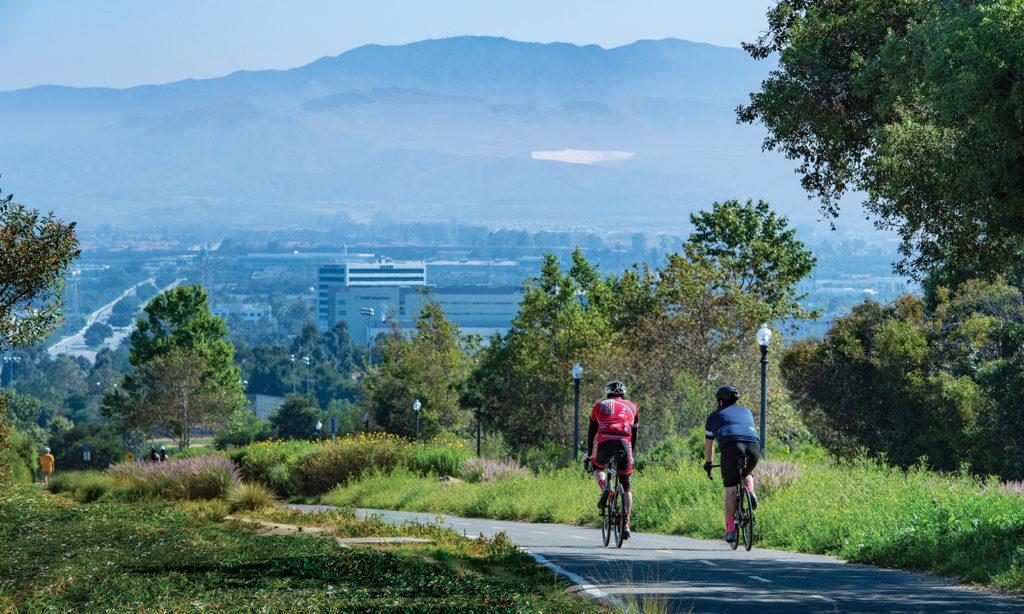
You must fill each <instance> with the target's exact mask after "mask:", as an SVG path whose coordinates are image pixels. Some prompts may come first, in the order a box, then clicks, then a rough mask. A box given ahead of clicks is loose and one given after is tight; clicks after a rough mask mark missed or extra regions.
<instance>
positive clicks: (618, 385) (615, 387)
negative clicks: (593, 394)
mask: <svg viewBox="0 0 1024 614" xmlns="http://www.w3.org/2000/svg"><path fill="white" fill-rule="evenodd" d="M604 393H605V394H607V395H611V396H616V397H624V396H626V385H625V384H623V383H622V382H620V381H619V380H615V381H614V382H608V384H607V385H606V386H605V387H604Z"/></svg>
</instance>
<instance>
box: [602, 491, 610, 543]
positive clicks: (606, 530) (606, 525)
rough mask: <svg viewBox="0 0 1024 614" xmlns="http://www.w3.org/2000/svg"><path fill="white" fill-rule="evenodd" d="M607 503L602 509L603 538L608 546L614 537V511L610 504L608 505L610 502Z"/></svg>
mask: <svg viewBox="0 0 1024 614" xmlns="http://www.w3.org/2000/svg"><path fill="white" fill-rule="evenodd" d="M605 503H606V505H605V508H604V509H603V510H602V511H601V540H602V541H604V545H605V546H607V545H608V542H609V541H611V537H612V512H611V507H610V505H607V504H608V503H610V502H608V501H606V502H605Z"/></svg>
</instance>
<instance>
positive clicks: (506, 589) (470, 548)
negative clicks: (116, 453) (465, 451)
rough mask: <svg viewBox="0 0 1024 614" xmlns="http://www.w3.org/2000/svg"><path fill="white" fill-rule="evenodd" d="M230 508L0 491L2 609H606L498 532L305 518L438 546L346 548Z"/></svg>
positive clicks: (277, 514)
mask: <svg viewBox="0 0 1024 614" xmlns="http://www.w3.org/2000/svg"><path fill="white" fill-rule="evenodd" d="M225 510H226V504H225V503H224V502H223V501H219V500H214V501H201V502H187V503H182V504H178V503H169V502H161V503H151V504H132V505H129V504H121V503H103V502H101V503H93V504H89V505H81V504H78V503H76V502H74V501H72V500H70V499H67V498H64V497H60V496H54V495H50V494H46V493H44V492H42V491H41V490H40V489H39V488H38V487H36V486H34V485H24V486H13V487H10V488H8V489H6V490H5V491H4V492H3V493H2V494H0V542H2V543H3V544H4V548H3V549H0V611H19V612H43V611H51V610H53V611H117V612H122V611H154V612H155V611H168V612H197V611H216V612H246V613H247V612H252V611H261V612H315V611H335V612H373V613H383V612H569V613H572V612H599V611H601V610H600V609H599V608H598V606H596V605H594V604H593V603H590V602H586V601H583V600H580V599H576V598H573V597H570V596H569V595H568V593H566V592H565V591H564V589H562V588H561V586H560V585H559V584H557V583H556V582H555V581H554V579H553V578H552V576H551V574H550V573H549V572H547V571H546V570H544V569H543V568H541V567H540V566H538V565H536V564H535V563H534V562H533V561H532V560H531V559H529V558H528V557H527V556H526V555H524V554H522V553H521V552H520V551H519V550H518V549H516V548H515V547H514V546H512V545H511V544H510V543H509V542H508V540H507V538H503V536H498V537H496V538H495V539H494V540H466V539H463V538H461V537H459V536H458V535H457V534H455V533H454V532H452V531H450V530H448V529H442V528H440V527H438V526H433V525H408V526H405V527H392V526H390V525H386V524H384V523H381V522H379V521H374V520H371V521H369V522H365V521H361V520H358V519H356V518H355V517H354V516H353V515H352V514H351V513H346V512H335V513H332V514H318V515H303V516H302V517H301V523H302V524H305V525H309V524H321V525H322V526H329V527H337V529H335V532H334V534H337V535H351V536H363V535H367V534H385V535H393V534H405V535H416V536H425V537H429V538H430V539H433V540H434V541H435V543H433V544H427V545H423V544H414V545H401V546H374V547H355V548H353V549H351V550H343V549H340V548H339V547H338V546H337V545H336V544H335V543H334V542H333V540H331V539H328V538H325V537H322V536H313V535H282V536H265V535H259V534H257V533H256V531H255V529H254V527H253V525H250V524H247V523H241V522H221V521H217V519H218V518H220V515H221V514H223V513H224V511H225ZM254 513H255V514H264V515H266V516H267V517H268V518H271V519H274V520H277V521H288V520H298V517H297V516H294V514H293V513H292V512H288V511H280V510H279V511H263V512H254Z"/></svg>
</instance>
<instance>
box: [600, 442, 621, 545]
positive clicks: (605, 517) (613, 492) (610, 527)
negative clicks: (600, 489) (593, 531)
mask: <svg viewBox="0 0 1024 614" xmlns="http://www.w3.org/2000/svg"><path fill="white" fill-rule="evenodd" d="M625 456H626V453H625V452H622V451H619V452H616V453H614V454H612V457H611V459H609V460H608V466H607V467H605V469H604V470H605V471H607V472H608V481H607V482H606V483H607V485H608V487H607V488H606V489H605V493H606V494H605V506H604V509H602V510H601V540H602V541H604V545H605V546H607V545H608V542H610V541H611V538H612V535H615V547H616V548H621V547H622V540H623V534H624V533H625V532H626V510H625V500H626V499H625V497H626V491H625V489H623V488H622V484H621V483H620V482H619V472H618V470H616V467H618V466H619V460H620V459H623V458H624V457H625Z"/></svg>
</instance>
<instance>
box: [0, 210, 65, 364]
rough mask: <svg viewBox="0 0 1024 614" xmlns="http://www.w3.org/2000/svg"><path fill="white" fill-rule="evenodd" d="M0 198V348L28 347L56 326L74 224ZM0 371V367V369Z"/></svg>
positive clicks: (59, 315)
mask: <svg viewBox="0 0 1024 614" xmlns="http://www.w3.org/2000/svg"><path fill="white" fill-rule="evenodd" d="M13 198H14V197H13V195H8V196H7V198H3V197H0V254H3V258H2V259H0V350H4V351H6V350H7V349H10V348H12V347H23V346H26V345H31V344H32V343H34V342H35V341H37V340H39V339H40V338H42V337H44V336H45V335H46V334H47V333H49V332H51V331H53V330H54V329H56V328H57V326H58V325H59V324H60V319H61V309H62V307H63V303H62V298H63V295H64V287H65V284H64V276H65V274H66V273H67V270H68V267H69V266H70V265H71V263H72V262H73V261H74V260H75V259H76V258H78V255H79V251H78V238H77V237H76V236H75V224H74V222H72V223H70V224H66V223H64V222H63V221H62V220H61V219H59V218H57V217H55V216H54V215H53V212H52V211H51V212H50V213H48V214H47V215H45V216H44V215H41V214H40V213H39V211H37V210H35V209H28V208H26V207H24V206H23V205H20V204H18V203H15V202H13ZM0 368H2V365H0Z"/></svg>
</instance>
